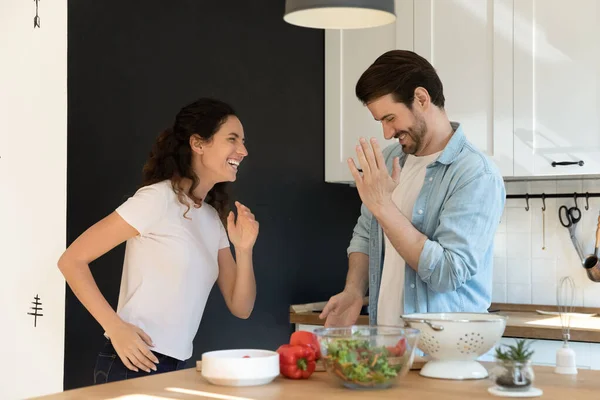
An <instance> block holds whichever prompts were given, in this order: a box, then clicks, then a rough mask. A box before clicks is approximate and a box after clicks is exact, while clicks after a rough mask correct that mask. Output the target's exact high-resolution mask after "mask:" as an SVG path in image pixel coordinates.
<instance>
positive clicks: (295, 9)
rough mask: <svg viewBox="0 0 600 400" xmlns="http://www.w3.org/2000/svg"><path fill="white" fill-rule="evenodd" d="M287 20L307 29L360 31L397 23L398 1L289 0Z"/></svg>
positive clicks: (286, 13) (287, 3)
mask: <svg viewBox="0 0 600 400" xmlns="http://www.w3.org/2000/svg"><path fill="white" fill-rule="evenodd" d="M283 19H284V20H285V21H286V22H288V23H290V24H292V25H298V26H303V27H306V28H320V29H358V28H372V27H376V26H381V25H386V24H390V23H392V22H394V21H395V20H396V12H395V7H394V0H286V2H285V15H284V17H283Z"/></svg>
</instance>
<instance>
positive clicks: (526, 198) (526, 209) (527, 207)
mask: <svg viewBox="0 0 600 400" xmlns="http://www.w3.org/2000/svg"><path fill="white" fill-rule="evenodd" d="M525 201H526V202H527V206H526V207H525V211H529V193H527V194H525Z"/></svg>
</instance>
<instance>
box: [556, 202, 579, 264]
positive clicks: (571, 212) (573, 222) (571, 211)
mask: <svg viewBox="0 0 600 400" xmlns="http://www.w3.org/2000/svg"><path fill="white" fill-rule="evenodd" d="M563 211H564V212H563ZM563 214H564V215H565V219H566V222H565V221H564V220H563ZM558 219H559V220H560V223H561V225H562V226H564V227H565V228H567V229H568V230H569V235H570V236H571V242H573V246H574V247H575V251H576V252H577V255H578V256H579V259H580V260H581V263H582V264H583V262H584V257H583V251H582V250H581V246H580V245H579V242H577V238H576V237H575V230H576V228H577V223H578V222H579V221H580V220H581V210H580V209H579V207H577V203H575V207H571V208H567V206H560V208H559V209H558Z"/></svg>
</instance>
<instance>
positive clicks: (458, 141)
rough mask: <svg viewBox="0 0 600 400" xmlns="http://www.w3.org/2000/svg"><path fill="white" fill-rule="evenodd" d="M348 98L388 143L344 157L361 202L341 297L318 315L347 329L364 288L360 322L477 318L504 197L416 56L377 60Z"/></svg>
mask: <svg viewBox="0 0 600 400" xmlns="http://www.w3.org/2000/svg"><path fill="white" fill-rule="evenodd" d="M356 95H357V97H358V98H359V99H360V101H361V102H362V103H363V104H365V105H366V106H367V108H368V109H369V111H370V112H371V114H372V115H373V117H374V118H375V120H377V121H380V122H381V124H382V126H383V134H384V137H385V139H388V140H389V139H396V140H398V143H397V144H394V145H391V146H389V147H387V148H386V149H385V150H384V151H383V152H382V151H381V150H380V147H379V144H378V143H377V141H376V140H375V139H370V140H366V139H364V138H361V140H360V143H359V144H358V145H357V146H356V154H357V158H358V162H359V164H360V165H356V164H355V163H354V161H353V160H352V159H349V160H348V165H349V168H350V170H351V172H352V175H353V176H354V179H355V181H356V186H357V189H358V193H359V195H360V198H361V200H362V202H363V204H362V207H361V215H360V217H359V218H358V222H357V224H356V226H355V228H354V231H353V236H352V240H351V242H350V246H349V248H348V255H349V271H348V276H347V279H346V286H345V288H344V290H343V291H342V292H341V293H339V294H337V295H335V296H333V297H332V298H331V299H330V300H329V302H328V303H327V305H326V307H325V308H324V310H323V312H322V314H321V318H322V319H325V318H326V322H325V325H326V326H347V325H351V324H354V323H355V322H356V319H357V318H358V315H359V314H360V310H361V307H362V304H363V301H362V299H363V297H364V295H365V292H366V290H367V288H368V289H369V322H370V323H371V324H379V325H395V324H401V323H402V320H401V315H402V314H411V313H416V312H418V313H424V312H486V310H487V308H488V307H489V305H490V303H491V290H492V266H493V240H494V235H495V232H496V229H497V226H498V223H499V222H500V218H501V215H502V212H503V210H504V203H505V197H506V192H505V188H504V181H503V179H502V176H501V174H500V173H499V170H498V169H497V168H496V166H495V165H494V164H493V163H492V162H491V161H490V160H489V159H488V158H487V157H486V156H485V155H484V154H483V153H482V152H481V151H479V150H478V149H476V148H475V147H474V146H473V145H472V144H471V143H470V142H469V141H468V140H467V139H466V137H465V134H464V132H463V129H462V127H461V125H460V123H457V122H451V121H450V120H449V119H448V116H447V115H446V112H445V109H444V101H445V99H444V94H443V85H442V83H441V81H440V79H439V77H438V75H437V73H436V71H435V69H434V68H433V66H432V65H431V64H430V63H429V62H428V61H427V60H425V59H424V58H423V57H421V56H419V55H417V54H415V53H413V52H410V51H403V50H393V51H389V52H387V53H385V54H383V55H382V56H380V57H379V58H378V59H377V60H375V62H374V63H373V64H372V65H371V66H370V67H369V68H368V69H367V70H366V71H365V72H364V73H363V75H362V76H361V77H360V79H359V81H358V83H357V84H356Z"/></svg>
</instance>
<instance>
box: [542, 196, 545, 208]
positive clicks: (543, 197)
mask: <svg viewBox="0 0 600 400" xmlns="http://www.w3.org/2000/svg"><path fill="white" fill-rule="evenodd" d="M542 211H546V193H542Z"/></svg>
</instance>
